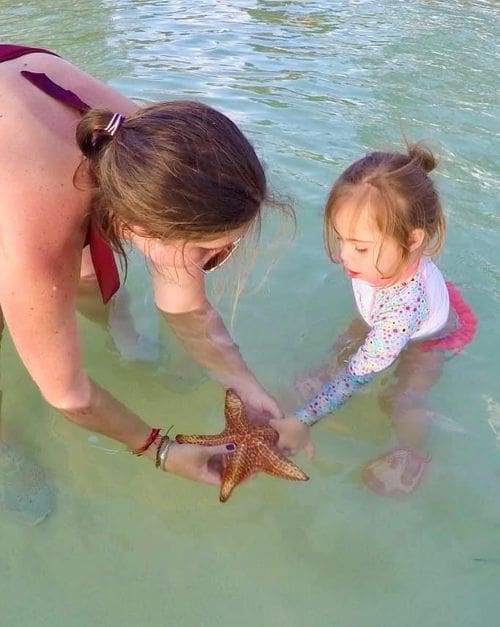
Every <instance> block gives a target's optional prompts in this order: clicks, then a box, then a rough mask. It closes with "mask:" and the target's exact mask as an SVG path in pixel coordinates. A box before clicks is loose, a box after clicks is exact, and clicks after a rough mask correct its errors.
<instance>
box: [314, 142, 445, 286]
mask: <svg viewBox="0 0 500 627" xmlns="http://www.w3.org/2000/svg"><path fill="white" fill-rule="evenodd" d="M407 150H408V151H407V154H404V153H400V152H379V151H377V152H371V153H369V154H367V155H366V156H365V157H363V158H362V159H359V160H358V161H356V162H355V163H353V164H352V165H350V166H349V167H348V168H347V169H346V170H345V171H344V172H343V173H342V174H341V175H340V177H339V178H338V179H337V181H336V182H335V183H334V185H333V187H332V190H331V192H330V194H329V196H328V200H327V202H326V206H325V212H324V240H325V246H326V249H327V252H328V255H329V257H330V259H331V260H332V261H334V262H335V263H338V262H339V260H340V256H339V241H338V238H337V236H336V233H335V229H334V220H335V215H336V213H337V211H338V210H339V208H340V206H341V204H342V203H343V202H344V201H345V200H347V199H351V200H352V199H353V198H355V200H356V202H357V212H356V210H355V212H354V215H353V220H354V221H355V220H356V217H357V215H356V213H357V214H358V215H359V212H360V211H361V210H362V208H363V207H366V206H367V203H368V206H369V207H370V209H371V210H372V211H373V217H374V219H375V223H376V225H377V227H378V228H379V230H380V232H381V233H382V238H383V239H384V238H385V237H392V238H394V239H395V240H396V241H397V243H398V244H399V246H400V247H401V260H400V263H399V266H398V268H396V270H395V273H394V274H395V275H397V274H398V273H399V272H400V271H401V270H402V269H403V268H404V267H405V265H406V264H407V262H408V260H409V257H410V250H409V239H410V234H411V232H412V231H413V230H414V229H422V230H423V231H424V234H425V236H424V241H423V243H422V246H421V248H420V251H419V252H420V254H426V255H430V256H434V255H437V254H438V253H439V251H440V250H441V248H442V246H443V243H444V235H445V218H444V213H443V208H442V206H441V201H440V199H439V195H438V192H437V190H436V188H435V186H434V183H433V182H432V180H431V178H430V177H429V176H428V172H431V171H432V170H433V169H434V168H435V167H436V165H437V160H436V158H435V157H434V155H433V153H432V152H431V150H430V149H429V148H427V147H426V146H425V145H423V144H422V143H420V142H419V143H417V144H413V145H412V144H408V143H407ZM383 239H382V241H383ZM377 262H378V259H377Z"/></svg>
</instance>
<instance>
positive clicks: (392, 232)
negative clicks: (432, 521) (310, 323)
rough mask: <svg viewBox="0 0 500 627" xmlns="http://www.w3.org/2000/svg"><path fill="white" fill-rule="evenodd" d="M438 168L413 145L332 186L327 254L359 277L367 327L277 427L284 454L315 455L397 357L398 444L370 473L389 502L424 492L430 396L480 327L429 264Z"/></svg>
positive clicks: (373, 156) (437, 243)
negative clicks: (335, 419)
mask: <svg viewBox="0 0 500 627" xmlns="http://www.w3.org/2000/svg"><path fill="white" fill-rule="evenodd" d="M435 165H436V161H435V159H434V157H433V155H432V153H431V152H430V151H429V150H427V149H426V148H424V147H422V146H421V145H416V146H409V147H408V154H401V153H391V152H372V153H370V154H368V155H367V156H365V157H363V158H362V159H360V160H359V161H356V162H355V163H353V164H352V165H351V166H349V167H348V168H347V170H345V172H344V173H343V174H342V175H341V176H340V178H339V179H338V180H337V181H336V183H335V184H334V186H333V188H332V190H331V192H330V196H329V198H328V201H327V204H326V208H325V221H324V224H325V226H324V234H325V242H326V247H327V250H328V254H329V256H330V258H331V259H332V261H334V262H336V263H338V262H340V263H342V265H343V267H344V270H345V272H346V274H347V275H348V276H349V277H350V278H351V280H352V287H353V292H354V298H355V301H356V305H357V308H358V311H359V314H360V315H361V318H362V321H355V322H354V323H353V324H352V325H351V329H350V332H348V333H347V334H344V336H343V340H344V341H343V342H340V345H339V343H337V348H343V350H342V351H341V352H342V356H343V357H345V353H346V350H349V345H350V347H351V351H350V352H351V355H350V358H349V359H348V360H346V362H344V364H343V367H340V369H339V370H337V372H336V373H335V374H334V376H333V379H332V380H330V381H328V382H327V383H325V384H324V385H323V387H322V388H321V389H320V391H319V392H318V393H317V394H316V396H314V397H313V398H312V399H311V400H310V401H309V402H307V403H306V404H305V405H304V406H303V407H302V408H301V409H299V410H298V411H297V412H296V413H295V416H294V417H289V418H285V419H284V420H281V421H280V420H276V421H272V425H273V426H274V427H275V428H276V429H277V430H278V431H279V433H280V440H279V445H280V447H282V448H283V449H285V450H287V451H289V452H290V453H295V452H297V451H298V450H300V449H301V448H303V447H304V448H305V450H306V453H308V454H309V455H310V456H312V454H313V452H314V449H313V445H312V442H311V441H310V434H309V431H310V427H311V426H313V425H314V424H316V423H317V422H318V421H319V420H321V418H323V417H324V416H326V415H328V414H330V413H331V412H332V411H334V410H336V409H337V408H339V407H340V406H341V405H343V404H344V403H345V401H346V400H347V399H348V398H349V397H350V396H351V395H352V394H353V392H355V391H356V390H357V389H358V388H360V387H362V386H363V385H365V384H366V383H368V382H369V381H371V380H372V379H373V378H374V377H375V376H376V375H377V373H379V372H381V371H383V370H385V369H386V368H388V367H389V366H391V365H392V364H394V363H395V362H396V360H397V366H396V368H395V371H394V379H395V381H394V383H393V384H392V385H390V386H389V387H387V388H386V389H385V390H384V392H383V393H382V397H381V404H382V407H383V409H385V410H386V411H388V413H389V415H390V417H391V420H392V422H393V424H394V427H395V430H396V433H397V437H398V440H399V446H398V448H397V449H395V450H393V451H391V452H389V453H387V454H385V455H384V456H382V457H381V458H380V459H378V460H376V461H375V462H373V463H371V464H370V465H369V466H367V467H366V468H365V471H364V473H363V477H364V480H365V482H366V483H367V485H368V486H369V487H370V488H372V489H374V490H375V491H377V492H379V493H381V494H384V495H392V496H396V495H399V494H404V493H409V492H411V491H412V490H414V489H415V487H416V486H417V485H418V483H419V481H420V479H421V477H422V474H423V471H424V468H425V466H426V464H427V463H428V462H429V461H430V458H429V457H427V456H426V455H424V454H423V453H422V452H421V448H422V446H423V445H424V442H425V430H426V423H427V417H428V413H427V411H426V408H425V393H426V392H427V391H428V389H429V388H430V387H431V386H432V385H433V383H434V382H435V381H436V380H437V378H438V377H439V375H440V372H441V366H442V364H443V362H444V361H445V359H446V358H447V355H450V353H451V354H455V353H457V352H459V351H460V350H461V349H462V348H463V347H464V346H465V345H466V344H467V343H469V342H470V341H471V340H472V337H473V335H474V332H475V326H476V320H475V318H474V315H473V313H472V312H471V310H470V309H469V307H468V306H467V305H466V304H465V303H464V302H463V300H462V298H461V295H460V293H459V292H458V290H457V289H456V288H455V287H454V286H453V285H452V284H450V283H445V280H444V278H443V276H442V274H441V272H440V271H439V270H438V268H437V267H436V266H435V264H434V262H433V261H432V258H431V257H432V256H433V255H436V254H437V253H438V252H439V250H440V249H441V247H442V245H443V241H444V232H445V220H444V216H443V210H442V207H441V203H440V200H439V196H438V193H437V191H436V189H435V187H434V184H433V182H432V180H431V179H430V177H429V176H428V172H430V171H431V170H432V169H433V168H434V167H435ZM346 340H347V341H346ZM353 343H354V344H357V347H356V348H357V350H354V351H353V350H352V344H353ZM342 344H344V346H343V347H342ZM352 353H353V354H352ZM331 376H332V375H331V374H330V377H331Z"/></svg>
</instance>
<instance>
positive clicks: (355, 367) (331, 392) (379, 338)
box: [295, 299, 426, 426]
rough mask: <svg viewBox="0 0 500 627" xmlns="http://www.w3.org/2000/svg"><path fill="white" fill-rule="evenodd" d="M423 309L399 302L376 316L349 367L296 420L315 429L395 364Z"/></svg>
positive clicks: (419, 319) (389, 304) (421, 301)
mask: <svg viewBox="0 0 500 627" xmlns="http://www.w3.org/2000/svg"><path fill="white" fill-rule="evenodd" d="M410 305H411V306H410ZM414 305H415V306H414ZM425 307H426V305H425V302H424V301H423V300H419V301H416V299H415V303H413V302H411V301H407V302H405V306H403V305H402V304H400V302H396V303H395V304H394V303H391V302H389V303H388V304H387V305H386V306H385V307H384V308H383V309H381V310H380V311H379V312H378V314H377V316H376V317H375V319H374V320H373V322H372V325H373V326H372V329H371V330H370V332H369V333H368V335H367V337H366V340H365V341H364V343H363V344H362V345H361V347H360V348H359V349H358V351H357V352H356V353H355V355H354V356H353V357H352V358H351V359H350V360H349V362H348V364H347V365H346V366H345V367H344V368H343V369H342V370H341V371H340V372H339V373H337V375H336V376H335V378H334V379H333V380H332V381H329V382H327V383H325V385H324V386H323V387H322V388H321V389H320V391H319V392H318V393H317V394H316V396H315V397H314V398H312V399H311V400H310V401H309V402H308V403H306V404H305V405H304V406H303V407H302V408H301V409H299V410H298V411H297V412H296V413H295V417H296V418H298V419H299V420H300V421H301V422H304V423H305V424H307V425H309V426H312V425H314V424H315V423H316V422H318V421H319V420H321V418H323V417H324V416H327V415H328V414H330V413H331V412H332V411H334V410H335V409H337V408H339V407H341V406H342V405H343V404H344V403H345V402H346V401H347V400H348V399H349V397H350V396H351V395H352V394H353V393H354V392H355V391H356V390H358V389H359V388H360V387H362V386H363V385H365V384H366V383H368V382H369V381H371V380H372V379H373V378H374V377H375V376H376V375H377V374H378V373H379V372H381V371H382V370H385V369H386V368H388V367H389V366H390V365H391V364H392V363H394V361H395V360H396V359H397V357H398V355H399V354H400V353H401V351H402V350H403V349H404V348H405V347H406V345H407V344H408V342H409V341H410V338H411V336H412V335H413V333H414V332H415V331H416V329H417V328H418V325H419V324H420V322H421V320H422V319H424V318H425V316H426V309H425Z"/></svg>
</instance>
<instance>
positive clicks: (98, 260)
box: [0, 44, 120, 303]
mask: <svg viewBox="0 0 500 627" xmlns="http://www.w3.org/2000/svg"><path fill="white" fill-rule="evenodd" d="M33 52H43V53H45V54H52V55H54V56H59V55H56V54H55V53H54V52H50V51H49V50H44V49H43V48H30V47H28V46H17V45H14V44H0V63H1V62H2V61H8V60H10V59H17V58H18V57H22V56H24V55H25V54H31V53H33ZM21 74H22V75H23V77H24V78H26V79H27V80H28V81H30V83H32V84H33V85H35V86H36V87H38V89H40V90H41V91H43V92H44V93H45V94H47V95H48V96H51V97H52V98H55V99H56V100H58V101H59V102H62V103H63V104H66V105H68V106H69V107H72V108H73V109H76V110H77V111H79V112H80V113H85V111H88V110H89V109H90V107H89V105H88V104H87V103H85V102H83V100H81V99H80V98H79V97H78V96H77V95H76V94H75V93H74V92H72V91H70V90H69V89H64V88H63V87H61V86H60V85H58V84H57V83H54V81H52V80H51V79H50V78H49V77H48V76H47V75H46V74H41V73H38V72H28V71H27V70H22V71H21ZM85 244H88V245H89V246H90V255H91V257H92V263H93V264H94V269H95V273H96V277H97V281H98V283H99V288H100V290H101V295H102V300H103V302H104V303H107V302H108V301H109V299H110V298H111V297H112V296H113V294H114V293H115V292H116V291H117V290H118V288H119V287H120V275H119V273H118V268H117V266H116V261H115V258H114V255H113V251H112V249H111V247H110V245H109V244H108V243H107V242H106V241H105V240H104V239H103V237H102V235H101V233H100V232H99V229H98V228H97V226H96V225H95V223H94V222H93V220H90V223H89V229H88V232H87V239H86V241H85Z"/></svg>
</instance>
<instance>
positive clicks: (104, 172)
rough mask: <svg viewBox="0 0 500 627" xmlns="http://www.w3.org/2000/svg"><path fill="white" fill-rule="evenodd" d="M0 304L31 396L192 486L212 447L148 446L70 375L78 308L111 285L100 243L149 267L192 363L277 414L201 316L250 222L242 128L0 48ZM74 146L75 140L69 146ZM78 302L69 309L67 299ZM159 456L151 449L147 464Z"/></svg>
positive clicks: (92, 388)
mask: <svg viewBox="0 0 500 627" xmlns="http://www.w3.org/2000/svg"><path fill="white" fill-rule="evenodd" d="M0 94H1V96H0V114H1V115H0V137H1V145H2V146H3V150H2V154H1V155H0V172H1V180H2V184H1V185H0V206H1V207H2V210H1V212H0V238H1V246H0V303H1V308H2V312H3V316H4V318H5V322H6V325H7V327H8V328H9V331H10V333H11V335H12V338H13V341H14V343H15V346H16V349H17V351H18V353H19V355H20V357H21V359H22V360H23V362H24V364H25V366H26V368H27V369H28V371H29V373H30V375H31V377H32V378H33V380H34V381H35V383H36V384H37V386H38V387H39V389H40V391H41V393H42V394H43V396H44V398H45V399H46V400H47V402H48V403H50V404H51V405H52V406H53V407H54V408H56V409H57V410H59V411H60V412H62V413H63V414H64V415H65V416H67V417H68V418H69V419H70V420H72V421H73V422H74V423H75V424H78V425H80V426H81V427H84V428H86V429H89V430H92V431H95V432H98V433H101V434H103V435H106V436H108V437H110V438H114V439H115V440H118V441H120V442H122V443H124V444H125V445H126V446H128V447H129V448H130V449H131V450H132V451H133V452H135V453H136V454H147V455H149V456H150V457H151V458H153V459H156V462H157V465H158V464H161V466H162V467H163V468H164V469H165V470H167V471H169V472H171V473H174V474H177V475H180V476H183V477H185V478H188V479H193V480H196V481H201V482H206V483H212V484H218V483H219V481H220V477H219V473H218V472H216V471H215V470H214V469H212V467H211V466H210V464H209V460H210V459H211V458H212V457H213V456H214V455H216V454H220V453H222V452H224V450H225V449H224V450H223V449H222V448H221V447H212V448H211V449H207V448H205V447H197V446H193V445H184V444H183V445H180V444H177V443H175V442H170V441H168V439H165V438H163V439H162V440H161V450H159V449H158V447H159V444H160V436H159V433H158V431H157V430H154V429H151V427H150V426H148V425H147V424H146V423H145V422H144V421H143V420H142V419H141V418H140V417H139V416H137V415H136V414H134V413H133V412H132V411H131V410H130V409H128V408H127V407H125V406H124V405H123V404H122V403H120V402H119V401H118V400H117V399H115V398H114V397H113V396H112V395H111V394H110V393H109V392H107V391H106V390H104V389H103V388H101V387H100V386H99V385H97V384H96V383H95V382H94V381H92V379H91V378H90V377H89V376H88V375H87V373H86V372H85V371H84V370H83V369H82V365H81V349H80V341H79V337H78V333H77V323H76V309H77V305H78V302H80V303H81V304H82V307H83V306H85V307H86V310H87V313H88V302H89V296H92V295H95V294H99V291H100V294H101V295H102V298H103V300H104V302H106V301H107V300H109V298H111V296H112V295H113V294H114V293H115V292H116V290H117V289H118V287H119V276H118V272H117V270H116V265H115V261H114V258H113V254H112V251H111V247H110V245H111V246H112V247H113V249H114V250H115V251H118V252H121V253H123V247H122V243H123V242H124V241H125V242H126V241H129V242H132V243H133V244H134V245H135V246H136V247H137V248H139V249H140V250H141V251H142V252H143V253H144V254H145V255H146V257H147V258H148V261H149V265H150V269H151V274H152V277H153V284H154V293H155V302H156V305H157V307H158V308H159V310H160V312H161V313H162V314H163V315H164V317H165V318H166V319H167V321H168V322H169V324H170V325H171V326H172V328H173V330H174V332H175V333H176V335H177V336H178V337H179V338H180V339H181V340H182V341H183V342H184V344H185V345H186V346H187V348H188V350H189V351H190V352H191V354H192V355H193V357H194V358H195V359H196V360H197V361H198V362H199V363H200V364H201V365H202V366H204V367H206V368H208V369H209V370H210V371H211V372H212V373H213V374H214V376H215V377H216V378H218V380H219V381H221V382H222V383H223V385H224V386H226V387H232V388H233V389H235V390H236V392H237V393H238V394H239V395H240V396H241V398H242V399H243V400H244V402H245V404H246V405H247V407H248V408H249V409H250V410H251V411H255V412H256V413H259V414H262V413H268V414H269V415H271V416H274V417H280V416H281V413H280V410H279V408H278V406H277V405H276V402H275V401H274V400H273V399H272V397H270V396H269V394H268V393H267V392H266V391H265V390H264V389H263V388H262V387H261V385H260V384H259V383H258V381H257V380H256V378H255V377H254V375H253V374H252V373H251V372H250V370H249V369H248V368H247V367H246V365H245V363H244V361H243V359H242V357H241V355H240V353H239V351H238V349H237V347H236V345H235V344H234V343H233V342H232V340H231V338H230V336H229V335H228V333H227V331H226V329H225V327H224V324H223V323H222V320H221V319H220V317H219V316H218V314H217V313H216V311H215V310H214V309H213V308H212V307H211V305H210V304H209V302H208V300H207V297H206V294H205V289H204V275H205V272H207V271H210V270H212V269H215V268H216V267H217V266H218V265H220V263H222V262H223V261H224V260H225V259H226V258H227V257H228V256H229V255H230V254H231V252H232V251H233V250H234V248H235V247H236V245H237V243H238V242H239V240H240V239H241V238H242V237H244V236H245V234H246V233H247V231H248V230H249V228H251V226H252V225H253V224H254V223H255V221H257V220H259V217H260V211H261V207H262V204H263V202H264V201H265V199H266V179H265V175H264V172H263V169H262V166H261V164H260V162H259V160H258V158H257V156H256V154H255V152H254V150H253V148H252V146H251V145H250V144H249V142H248V141H247V140H246V138H245V137H244V136H243V134H242V133H241V131H240V130H239V129H238V128H237V127H236V126H235V125H234V124H233V123H232V122H231V121H230V120H229V119H228V118H226V117H225V116H224V115H223V114H221V113H219V112H217V111H215V110H214V109H211V108H210V107H208V106H205V105H203V104H200V103H195V102H163V103H158V104H155V105H153V106H150V107H145V108H142V109H138V108H137V105H135V104H134V103H133V102H131V101H130V100H128V99H127V98H124V97H123V96H121V95H119V94H118V93H116V92H115V91H113V90H112V89H111V88H109V87H107V86H106V85H104V84H102V83H100V82H99V81H97V80H96V79H94V78H92V77H90V76H89V75H87V74H86V73H84V72H83V71H81V70H79V69H78V68H76V67H75V66H73V65H71V64H70V63H67V62H65V61H64V60H63V59H61V58H60V57H58V56H57V55H55V54H54V53H51V52H48V51H46V50H41V49H33V48H26V47H20V46H11V45H0ZM75 136H76V141H75ZM79 299H80V300H79ZM157 453H161V456H158V455H157Z"/></svg>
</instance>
